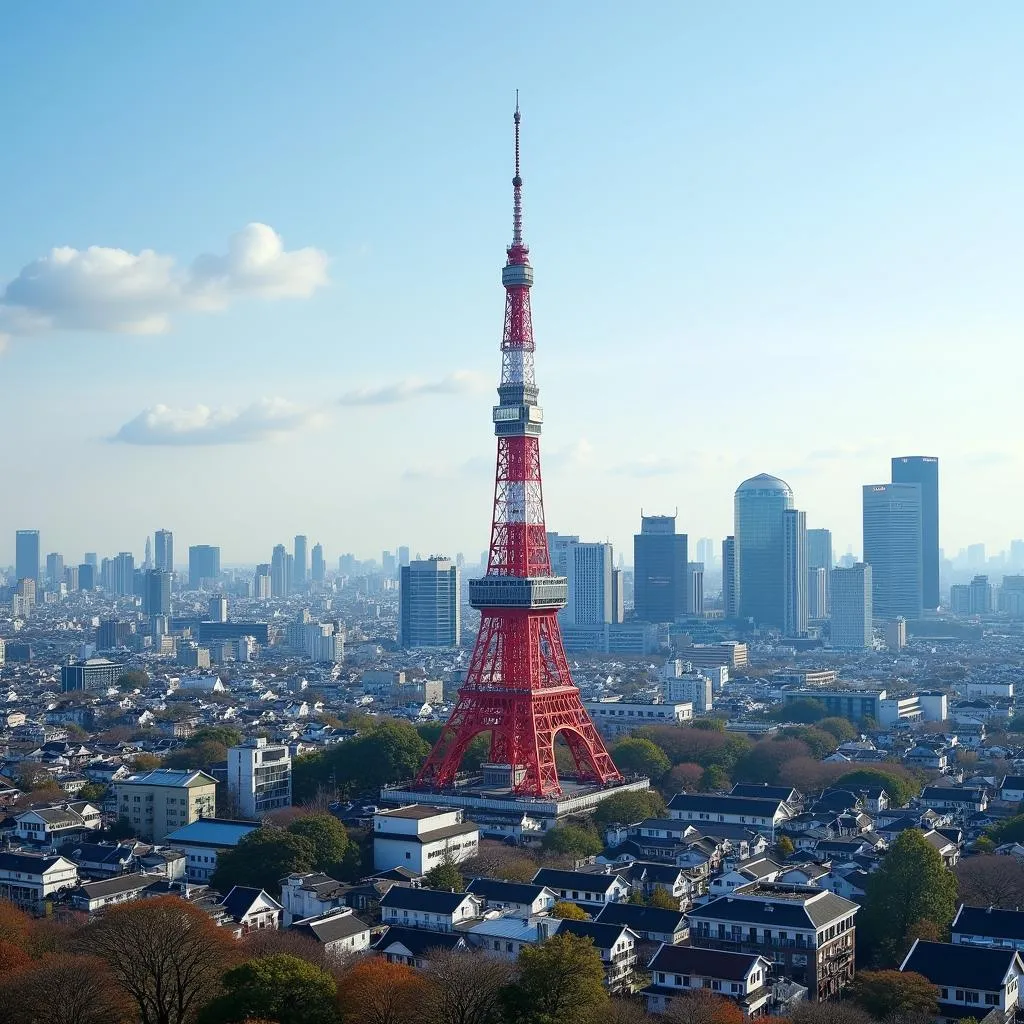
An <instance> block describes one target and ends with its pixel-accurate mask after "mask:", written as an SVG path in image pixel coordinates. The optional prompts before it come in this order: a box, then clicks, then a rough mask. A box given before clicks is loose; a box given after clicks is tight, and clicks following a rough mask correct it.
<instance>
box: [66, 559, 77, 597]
mask: <svg viewBox="0 0 1024 1024" xmlns="http://www.w3.org/2000/svg"><path fill="white" fill-rule="evenodd" d="M64 583H65V585H66V586H67V588H68V593H69V594H71V593H74V591H76V590H78V566H77V565H66V566H65V567H64Z"/></svg>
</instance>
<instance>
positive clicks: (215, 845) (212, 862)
mask: <svg viewBox="0 0 1024 1024" xmlns="http://www.w3.org/2000/svg"><path fill="white" fill-rule="evenodd" d="M259 827H260V826H259V823H258V822H255V821H233V820H232V819H230V818H202V819H200V820H199V821H193V822H192V823H191V824H189V825H184V826H182V827H181V828H177V829H175V830H174V831H173V832H171V833H170V834H169V835H168V836H167V839H166V842H167V845H168V846H172V847H174V848H175V849H178V850H181V852H182V853H184V854H185V856H186V858H187V859H188V863H187V867H186V869H185V871H186V875H187V877H188V880H189V881H190V882H209V880H210V879H211V878H212V877H213V873H214V871H216V870H217V855H218V854H219V853H221V852H222V851H223V850H230V849H233V848H234V847H236V846H237V845H238V844H239V842H241V840H242V838H243V837H244V836H247V835H248V834H249V833H250V832H255V831H256V829H258V828H259Z"/></svg>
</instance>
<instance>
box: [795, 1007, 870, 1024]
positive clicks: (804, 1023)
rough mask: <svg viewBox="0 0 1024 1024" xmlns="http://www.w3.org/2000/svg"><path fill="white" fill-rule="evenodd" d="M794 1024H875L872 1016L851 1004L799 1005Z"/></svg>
mask: <svg viewBox="0 0 1024 1024" xmlns="http://www.w3.org/2000/svg"><path fill="white" fill-rule="evenodd" d="M792 1022H793V1024H875V1021H874V1019H873V1018H872V1016H871V1015H870V1014H869V1013H867V1012H866V1011H865V1010H862V1009H861V1008H860V1007H859V1006H855V1005H854V1004H853V1003H850V1002H841V1003H835V1002H821V1003H817V1002H816V1003H809V1002H804V1003H799V1004H798V1005H797V1006H796V1008H795V1009H794V1010H793V1017H792Z"/></svg>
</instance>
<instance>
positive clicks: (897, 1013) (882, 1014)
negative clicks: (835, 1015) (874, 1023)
mask: <svg viewBox="0 0 1024 1024" xmlns="http://www.w3.org/2000/svg"><path fill="white" fill-rule="evenodd" d="M851 994H852V996H853V999H854V1002H856V1003H857V1005H858V1006H862V1007H863V1008H864V1009H865V1010H866V1011H867V1012H868V1013H870V1014H871V1016H872V1017H874V1018H875V1019H876V1020H884V1019H888V1018H892V1017H896V1018H902V1017H908V1016H912V1015H914V1014H920V1015H923V1016H928V1017H933V1016H935V1014H936V1013H938V1010H939V1001H938V996H939V990H938V989H937V988H936V987H935V986H934V985H933V984H932V983H931V982H930V981H929V980H928V979H927V978H926V977H924V976H923V975H921V974H915V973H914V972H913V971H858V972H857V974H856V976H855V977H854V979H853V986H852V988H851Z"/></svg>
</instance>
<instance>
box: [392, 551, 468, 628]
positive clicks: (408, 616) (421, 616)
mask: <svg viewBox="0 0 1024 1024" xmlns="http://www.w3.org/2000/svg"><path fill="white" fill-rule="evenodd" d="M399 579H400V591H399V615H398V642H399V643H400V644H401V645H402V646H403V647H457V646H458V645H459V642H460V641H461V640H462V607H461V604H462V602H461V600H460V592H459V570H458V567H457V566H456V565H455V564H454V563H453V562H451V561H450V560H449V559H447V558H425V559H413V560H412V561H410V562H409V564H408V565H404V566H402V567H401V572H400V577H399Z"/></svg>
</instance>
